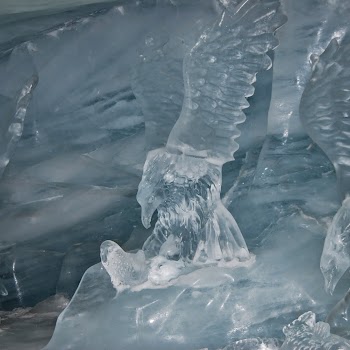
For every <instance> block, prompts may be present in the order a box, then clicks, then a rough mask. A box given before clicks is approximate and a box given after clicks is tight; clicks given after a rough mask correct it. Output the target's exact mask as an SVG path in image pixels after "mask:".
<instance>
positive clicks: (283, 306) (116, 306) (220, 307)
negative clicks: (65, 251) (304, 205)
mask: <svg viewBox="0 0 350 350" xmlns="http://www.w3.org/2000/svg"><path fill="white" fill-rule="evenodd" d="M320 231H322V226H321V225H320V224H319V223H318V222H317V221H315V220H314V219H312V218H310V217H307V216H306V215H303V213H301V212H300V211H299V212H298V211H296V212H295V213H294V214H292V215H290V216H288V217H283V218H282V219H281V220H279V222H278V223H277V224H276V225H274V226H273V227H272V228H271V229H270V231H269V234H268V236H267V237H264V240H263V247H259V248H255V249H253V253H254V254H255V255H256V261H255V263H252V264H247V265H246V266H237V267H236V268H230V269H227V268H218V267H205V268H201V269H196V268H193V267H192V270H191V267H188V268H189V269H190V270H189V271H187V273H186V272H185V273H183V275H182V276H180V277H178V278H177V279H173V280H171V281H170V282H169V283H168V284H165V285H164V284H163V285H162V286H157V285H154V284H152V283H148V284H142V285H141V286H138V287H135V286H134V287H133V288H131V289H127V290H124V291H122V292H119V293H118V294H117V293H116V291H115V289H114V288H113V285H112V283H111V278H110V276H109V275H108V273H107V272H106V270H105V269H104V268H103V267H102V265H101V264H97V265H95V266H93V267H91V268H90V269H89V270H88V271H87V272H86V274H85V275H84V277H83V280H82V282H81V284H80V286H79V288H78V290H77V292H76V294H75V296H74V297H73V299H72V301H71V303H70V305H69V306H68V308H67V309H66V310H65V311H64V312H63V313H62V314H61V316H60V317H59V319H58V322H57V326H56V330H55V333H54V335H53V338H52V340H51V341H50V343H49V344H48V346H47V348H46V349H97V348H102V347H103V346H104V347H105V348H107V349H118V350H119V349H130V350H131V349H132V350H135V349H200V348H204V347H206V348H209V349H217V348H219V347H224V346H226V345H227V344H230V343H231V342H233V341H236V340H238V339H245V338H252V337H253V338H254V337H267V338H275V337H277V338H283V335H282V327H281V325H285V324H288V323H289V322H291V321H292V320H293V319H295V318H297V317H298V316H299V315H300V314H302V313H303V312H306V311H309V310H313V311H315V312H317V314H318V315H319V317H320V318H323V319H324V318H325V316H326V313H327V310H328V309H329V307H330V304H332V303H333V304H334V302H335V301H336V300H337V299H339V298H340V296H341V293H343V292H344V290H341V288H340V289H339V291H337V292H336V295H334V297H332V298H331V297H329V296H327V294H326V293H325V291H324V290H323V288H322V286H323V280H322V274H321V272H320V271H319V269H318V266H319V257H320V255H321V251H322V245H323V236H322V235H321V234H320ZM261 243H262V242H261Z"/></svg>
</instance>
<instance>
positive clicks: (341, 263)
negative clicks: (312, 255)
mask: <svg viewBox="0 0 350 350" xmlns="http://www.w3.org/2000/svg"><path fill="white" fill-rule="evenodd" d="M349 223H350V197H347V198H345V200H344V201H343V204H342V206H341V207H340V209H339V210H338V212H337V214H336V215H335V216H334V218H333V221H332V223H331V225H330V226H329V229H328V232H327V236H326V239H325V242H324V247H323V252H322V256H321V271H322V273H323V276H324V279H325V288H326V290H327V291H328V292H330V293H332V292H333V291H334V288H335V286H336V285H337V283H338V281H339V280H340V278H341V277H342V276H343V275H344V273H345V272H346V270H347V269H348V268H349V267H350V227H349Z"/></svg>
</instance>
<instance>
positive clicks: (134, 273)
mask: <svg viewBox="0 0 350 350" xmlns="http://www.w3.org/2000/svg"><path fill="white" fill-rule="evenodd" d="M101 261H102V265H103V267H104V268H105V269H106V271H107V272H108V273H109V275H110V276H111V280H112V283H113V285H114V287H115V288H116V289H118V287H124V286H125V287H129V286H132V285H136V284H140V283H141V282H143V281H144V280H146V259H145V255H144V253H143V251H142V250H141V251H139V252H137V253H136V254H130V253H125V252H124V251H123V249H122V248H120V247H119V245H118V244H116V243H114V242H112V241H105V242H103V243H102V245H101Z"/></svg>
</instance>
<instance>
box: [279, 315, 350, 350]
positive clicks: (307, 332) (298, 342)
mask: <svg viewBox="0 0 350 350" xmlns="http://www.w3.org/2000/svg"><path fill="white" fill-rule="evenodd" d="M283 333H284V334H285V335H286V340H285V342H284V343H283V345H282V347H281V350H331V349H332V350H333V349H334V350H335V349H338V350H349V349H350V341H348V340H346V339H344V338H341V337H338V336H336V335H333V334H331V333H330V327H329V324H328V323H325V322H317V323H316V315H315V314H314V313H313V312H311V311H309V312H306V313H305V314H303V315H301V316H300V317H299V318H298V319H297V320H295V321H293V322H292V323H291V324H290V325H288V326H286V327H284V328H283Z"/></svg>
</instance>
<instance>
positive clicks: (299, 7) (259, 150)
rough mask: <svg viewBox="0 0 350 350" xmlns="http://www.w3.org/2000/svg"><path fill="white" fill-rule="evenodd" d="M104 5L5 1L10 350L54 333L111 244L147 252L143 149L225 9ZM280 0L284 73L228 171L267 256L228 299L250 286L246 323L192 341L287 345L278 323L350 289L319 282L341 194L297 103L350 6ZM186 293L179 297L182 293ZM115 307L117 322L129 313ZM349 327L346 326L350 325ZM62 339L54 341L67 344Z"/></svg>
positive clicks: (256, 102)
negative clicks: (141, 200) (139, 198)
mask: <svg viewBox="0 0 350 350" xmlns="http://www.w3.org/2000/svg"><path fill="white" fill-rule="evenodd" d="M95 2H96V1H94V4H86V3H85V4H82V3H81V2H78V1H77V2H73V1H70V2H69V4H68V2H66V1H61V2H59V3H58V2H53V1H52V2H51V1H50V2H48V1H46V2H39V1H32V2H31V3H30V4H29V2H20V1H18V2H17V1H16V2H14V1H4V2H2V3H1V5H0V108H1V110H0V113H1V120H0V174H1V180H0V310H1V311H0V345H1V349H40V348H41V347H43V346H44V345H46V344H47V342H48V341H49V339H50V337H51V334H52V331H53V327H54V324H55V321H56V318H57V316H58V314H59V313H60V312H61V311H62V310H63V309H64V308H65V306H66V305H67V303H68V302H69V300H70V298H71V297H72V296H73V294H74V292H75V290H76V288H77V286H78V284H79V282H80V280H81V277H82V275H83V274H84V272H85V271H86V270H87V269H88V268H89V267H90V266H92V265H94V264H96V263H98V262H99V261H100V256H99V247H100V244H101V243H102V242H103V241H104V240H106V239H110V240H113V241H115V242H117V243H118V244H119V245H120V246H121V247H122V248H123V249H124V250H126V251H130V250H133V249H138V248H141V246H142V244H143V242H144V240H145V239H146V238H147V237H148V235H149V234H150V232H151V229H150V230H146V229H144V228H143V226H142V224H141V221H140V207H139V205H138V203H137V202H136V192H137V186H138V183H139V182H140V179H141V175H142V168H143V163H144V161H145V157H146V154H147V151H149V150H151V149H154V148H156V147H159V146H161V145H163V144H164V143H165V142H166V139H167V136H168V134H169V132H170V130H171V127H172V125H173V124H174V123H175V121H176V118H177V116H178V115H179V111H180V108H181V104H182V96H183V86H182V84H183V82H182V59H183V56H184V53H185V51H186V49H188V47H191V44H192V45H193V43H194V42H195V40H196V38H197V37H198V35H200V34H201V32H202V30H203V28H205V25H206V24H207V23H208V22H210V21H211V20H212V19H213V18H215V17H216V16H218V14H219V13H220V12H221V10H222V7H223V6H224V5H225V2H224V1H222V2H220V1H214V0H213V1H209V0H202V1H201V0H192V1H185V0H183V1H181V0H174V1H170V0H169V1H166V0H163V1H135V2H133V1H128V2H124V3H123V2H122V1H119V2H108V3H100V4H97V3H95ZM282 3H283V6H284V9H285V12H286V14H287V15H288V18H289V21H288V23H287V24H286V25H285V26H284V27H283V28H282V29H281V30H280V31H279V34H278V36H279V40H280V45H279V47H278V48H277V50H276V51H275V52H274V53H271V57H272V58H273V62H274V67H273V70H269V71H267V72H264V73H262V74H259V76H258V78H257V83H256V93H255V95H254V96H253V97H252V98H250V103H251V107H250V108H249V109H248V110H246V111H245V112H246V114H247V121H246V123H245V124H243V125H241V126H240V129H241V131H242V135H241V136H240V138H239V139H238V143H239V144H240V149H239V150H238V151H237V153H236V155H235V156H236V161H234V162H230V163H228V164H226V165H225V166H224V171H223V191H222V195H223V201H224V204H225V205H226V207H227V208H228V209H229V211H230V212H232V213H233V214H234V217H235V218H236V220H237V222H238V224H239V226H240V228H241V231H242V233H243V235H244V236H245V239H246V241H247V245H248V248H249V249H250V251H251V252H252V253H254V254H255V255H256V257H257V263H256V267H255V268H253V269H252V270H250V272H249V273H248V275H247V274H246V272H245V271H238V272H237V271H236V272H234V273H235V274H236V275H235V276H234V279H235V280H236V281H238V282H237V295H236V296H235V298H237V299H235V298H233V299H232V303H233V304H235V305H237V300H244V298H247V295H249V308H248V309H247V305H246V304H244V302H242V308H243V309H240V310H238V309H237V310H236V315H237V317H238V321H237V323H236V324H235V325H236V328H235V332H231V333H230V334H229V336H228V335H227V333H226V334H223V333H220V332H219V333H215V330H213V328H209V329H210V330H211V332H212V334H216V338H215V341H214V340H213V341H212V343H210V344H209V341H208V339H206V338H205V337H204V336H203V334H202V333H200V332H199V333H198V338H201V339H202V340H203V342H202V343H194V344H192V345H193V348H195V347H196V346H197V345H199V346H201V347H208V346H213V347H214V346H216V345H217V346H226V345H228V344H229V343H231V342H234V341H236V340H238V339H244V338H248V337H269V338H271V337H272V338H276V339H277V340H276V341H277V343H278V341H279V340H281V339H283V337H284V336H283V333H282V327H283V326H284V325H286V324H288V323H289V322H291V321H292V320H293V319H295V318H296V317H298V316H299V315H300V314H302V313H303V312H305V311H309V310H312V311H314V312H316V314H317V317H318V318H320V319H322V320H324V319H325V317H326V315H327V313H328V312H329V311H330V309H331V307H332V306H333V305H334V304H335V303H336V302H337V301H338V300H339V299H340V298H341V297H342V296H343V294H344V293H345V290H346V288H347V286H348V285H349V276H348V275H346V276H345V277H344V278H343V280H342V281H341V282H340V284H339V286H338V287H337V289H336V291H335V293H334V296H333V297H330V296H328V295H327V294H326V293H325V292H324V289H323V279H322V275H321V272H320V270H319V260H320V256H321V252H322V246H323V241H324V238H325V234H326V231H327V227H328V225H329V223H330V221H331V219H332V217H333V215H334V214H335V212H336V211H337V210H338V208H339V206H340V199H339V198H338V196H337V190H336V179H335V174H334V169H333V166H332V164H331V163H330V162H329V161H328V159H327V158H326V156H325V155H324V154H323V152H322V151H321V150H320V149H319V148H318V147H317V146H316V145H315V144H313V143H312V141H311V140H310V139H309V138H308V137H307V136H306V134H305V132H304V131H303V129H302V127H301V124H300V121H299V115H298V110H299V101H300V97H301V94H302V92H303V89H304V86H305V83H306V81H307V79H308V78H309V76H310V73H311V71H310V65H309V56H310V54H311V53H315V52H316V53H320V52H322V51H323V50H324V49H325V47H326V46H327V44H328V43H329V41H330V40H331V39H332V37H334V36H336V37H343V36H344V35H345V33H346V31H347V30H348V23H347V21H348V18H349V15H350V6H349V5H348V4H347V2H346V1H344V0H343V1H341V0H339V1H336V0H332V1H331V0H329V1H327V0H308V1H304V0H283V1H282ZM78 5H79V6H78ZM23 92H25V94H24V97H22V98H21V96H23ZM150 101H152V103H150ZM259 266H260V267H259ZM99 268H100V267H99V265H97V266H95V267H93V268H92V270H89V271H90V273H93V272H94V269H95V270H96V269H99ZM100 278H101V280H97V279H96V282H95V283H96V286H97V285H98V283H100V282H101V281H103V278H104V277H103V276H100ZM98 281H100V282H98ZM101 283H102V282H101ZM288 283H290V284H288ZM96 286H95V287H96ZM92 287H93V288H95V287H94V286H92ZM235 287H236V286H233V287H232V288H235ZM93 288H92V289H93ZM106 288H107V287H106ZM293 288H294V289H293ZM82 293H85V292H84V290H83V291H82ZM108 293H109V292H108V288H107V289H106V291H105V294H104V295H105V296H106V295H107V297H106V298H107V299H105V302H107V301H106V300H108V302H109V299H108V298H110V295H109V294H108ZM159 293H162V292H159ZM274 293H276V294H274ZM102 294H103V293H102ZM87 295H89V293H87ZM177 295H178V291H177V290H176V289H174V290H172V291H171V292H170V293H169V294H168V295H167V298H169V303H170V304H171V301H173V300H175V299H176V296H177ZM105 296H104V297H103V298H105ZM277 296H283V298H281V299H278V298H277ZM77 297H79V295H78V296H77ZM89 297H90V298H91V302H93V300H95V299H96V298H95V296H94V295H93V294H91V295H90V296H89ZM151 297H154V296H151ZM83 298H84V296H83ZM145 298H146V299H147V298H148V296H147V295H146V296H145ZM162 299H163V300H165V299H166V298H164V297H162ZM98 302H101V300H99V301H98ZM164 302H165V303H166V302H167V301H166V300H165V301H164ZM38 303H39V304H38ZM219 304H220V303H219V301H218V305H219ZM120 305H123V304H122V303H121V304H119V306H117V307H120ZM220 305H221V304H220ZM96 307H98V305H97V306H96ZM164 307H165V306H164ZM174 308H175V307H174ZM104 311H106V310H102V311H101V310H100V311H99V312H101V313H102V312H104ZM109 311H110V315H107V314H106V313H105V314H104V316H105V317H106V318H105V322H106V325H104V329H106V330H107V329H108V324H109V323H110V321H111V320H112V319H113V315H115V314H116V313H117V312H118V310H116V309H113V308H110V309H109ZM150 312H151V313H152V310H151V311H150ZM214 312H215V310H214ZM216 312H217V309H216ZM68 316H69V314H68ZM88 316H89V315H87V317H88ZM151 316H152V315H150V316H149V317H151ZM125 317H128V315H126V316H125ZM145 317H146V316H145ZM147 317H148V316H147ZM228 317H229V316H228ZM88 318H89V317H88ZM186 322H191V319H187V320H186ZM203 322H204V320H203ZM169 327H170V328H171V327H173V325H171V326H169ZM227 327H229V326H227ZM222 328H223V329H225V327H224V326H223V327H222ZM348 329H349V325H346V326H345V328H344V329H341V330H340V331H339V332H340V333H341V335H344V334H345V336H349V332H348ZM202 331H203V329H202ZM106 332H107V331H106ZM121 332H122V331H121ZM145 332H147V329H146V330H145ZM222 332H224V331H222ZM347 332H348V333H347ZM97 333H99V332H98V331H97ZM340 333H339V334H340ZM119 334H120V333H119ZM121 334H122V333H121ZM160 334H161V333H160ZM208 334H209V336H210V333H208ZM66 335H67V337H69V336H72V335H70V334H69V332H68V334H67V333H66ZM97 335H98V334H97ZM97 335H96V337H94V339H96V341H97V342H98V341H99V340H98V339H99V338H98V336H97ZM56 338H59V340H61V339H63V338H64V337H62V334H61V335H60V334H59V335H58V336H57V337H56ZM219 339H220V340H219ZM278 339H279V340H278ZM55 341H57V339H56V340H55V338H54V339H53V343H51V344H53V345H51V346H52V349H60V348H63V347H62V346H60V345H57V344H58V343H56V345H55ZM108 341H110V342H111V343H107V344H113V341H115V339H113V336H112V337H111V338H110V339H109V340H108ZM97 344H98V343H97ZM55 346H56V347H55ZM84 346H85V345H84ZM91 346H92V348H94V347H93V346H95V349H96V348H98V345H96V344H91ZM199 346H198V348H199ZM80 348H83V346H82V345H81V344H80ZM84 348H86V349H87V347H84ZM169 348H170V347H169ZM175 348H176V349H180V348H179V347H175Z"/></svg>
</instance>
